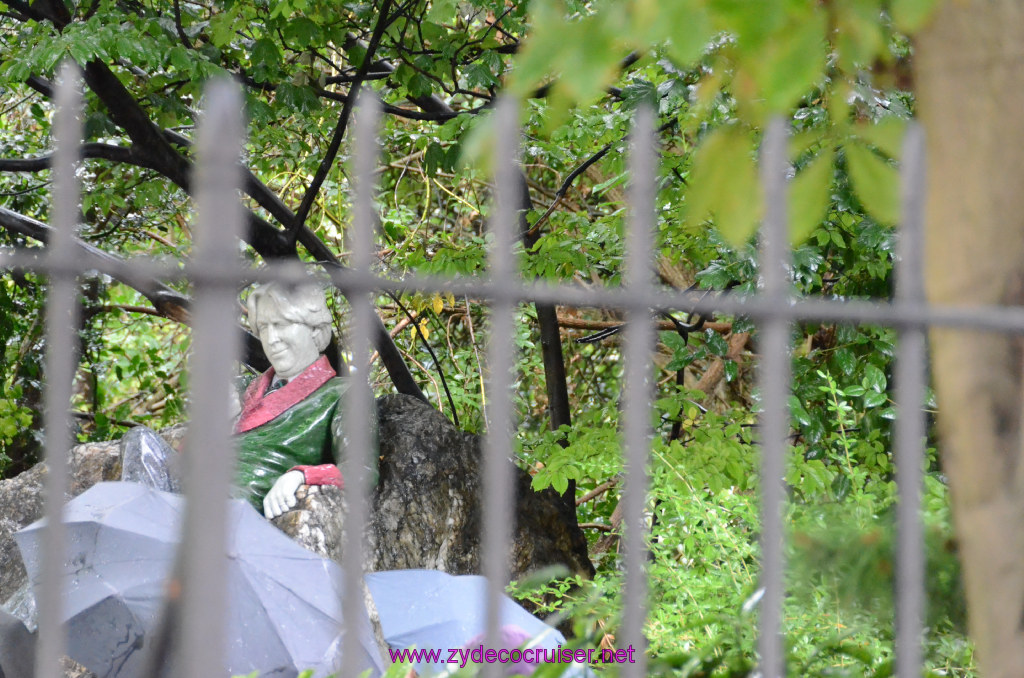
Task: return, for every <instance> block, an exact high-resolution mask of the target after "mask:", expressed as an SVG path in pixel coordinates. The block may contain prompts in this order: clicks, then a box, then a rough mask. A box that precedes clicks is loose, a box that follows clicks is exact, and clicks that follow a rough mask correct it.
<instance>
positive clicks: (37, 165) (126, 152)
mask: <svg viewBox="0 0 1024 678" xmlns="http://www.w3.org/2000/svg"><path fill="white" fill-rule="evenodd" d="M82 157H83V158H86V159H90V160H110V161H113V162H120V163H124V164H127V165H136V166H139V167H146V168H149V169H158V168H157V167H154V166H153V165H152V164H150V163H147V162H146V161H145V160H144V159H143V158H140V157H139V156H138V154H137V153H136V152H135V150H134V148H133V147H127V146H115V145H113V144H102V143H98V142H90V143H87V144H82ZM52 159H53V154H52V153H47V154H46V155H40V156H37V157H35V158H0V172H41V171H42V170H45V169H49V168H50V162H51V161H52Z"/></svg>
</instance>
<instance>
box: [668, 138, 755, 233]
mask: <svg viewBox="0 0 1024 678" xmlns="http://www.w3.org/2000/svg"><path fill="white" fill-rule="evenodd" d="M752 151H753V142H752V139H751V137H750V134H749V133H748V132H747V131H745V130H743V129H740V128H739V127H737V126H734V125H733V126H729V127H720V128H719V129H717V130H715V131H714V132H712V133H711V134H710V135H708V137H707V138H705V139H704V142H703V143H702V144H701V146H700V148H699V149H697V155H696V157H695V158H694V162H693V169H692V171H691V172H690V191H689V193H688V194H687V206H686V210H687V212H688V215H689V218H690V220H691V221H692V222H699V221H702V220H703V219H705V218H707V217H708V216H709V215H713V216H714V219H715V225H716V226H717V227H718V230H720V231H721V232H722V235H723V236H725V238H726V240H728V241H729V242H730V243H731V244H732V245H733V246H739V245H741V244H743V243H744V242H745V241H746V240H747V239H748V238H749V237H750V236H751V234H752V233H753V232H754V229H755V228H756V227H757V222H758V220H760V218H761V213H762V206H763V198H762V193H761V185H760V182H758V180H757V169H756V167H755V166H754V159H753V156H752Z"/></svg>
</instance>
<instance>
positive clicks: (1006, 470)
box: [915, 0, 1024, 678]
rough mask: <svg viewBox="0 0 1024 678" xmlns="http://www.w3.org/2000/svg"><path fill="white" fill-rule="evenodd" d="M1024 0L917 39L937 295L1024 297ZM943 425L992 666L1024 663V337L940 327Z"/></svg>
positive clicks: (975, 3)
mask: <svg viewBox="0 0 1024 678" xmlns="http://www.w3.org/2000/svg"><path fill="white" fill-rule="evenodd" d="M1022 50H1024V4H1022V3H1020V2H1019V0H956V1H952V2H946V3H944V4H943V6H942V7H941V8H940V9H939V11H938V13H937V15H936V17H935V18H934V20H933V22H932V23H931V24H930V25H929V26H928V27H926V29H925V30H924V32H923V33H922V34H921V35H920V36H919V40H918V43H917V52H916V55H915V60H916V64H915V67H916V74H915V78H916V86H917V93H918V105H919V110H920V117H921V120H922V122H923V123H924V125H925V128H926V131H927V136H928V153H929V173H930V177H929V187H928V190H929V197H928V207H927V209H928V212H927V224H928V226H927V243H926V247H927V268H926V274H925V275H926V285H927V290H928V297H929V300H930V301H931V302H932V303H935V304H963V305H968V304H1006V305H1019V304H1021V303H1022V302H1024V63H1022V61H1021V55H1022V53H1024V52H1022ZM931 340H932V361H933V365H934V378H935V388H936V392H937V396H938V401H939V432H940V438H941V439H940V442H941V449H942V453H943V462H944V465H945V469H946V472H947V474H948V476H949V481H950V486H951V493H952V500H953V515H954V521H955V523H956V529H957V534H958V537H959V543H960V551H961V559H962V563H963V574H964V583H965V587H966V591H967V603H968V615H969V620H970V621H969V623H970V629H971V635H972V637H973V638H974V641H975V643H976V646H977V653H976V656H977V659H978V663H979V667H980V669H981V673H982V675H984V676H986V677H988V678H1020V676H1024V619H1022V616H1024V464H1022V463H1021V460H1022V453H1024V440H1022V436H1021V434H1022V430H1021V414H1022V411H1021V408H1022V402H1021V394H1022V369H1024V338H1022V337H1011V336H1005V335H997V334H993V333H981V332H962V331H956V332H954V331H951V330H941V329H939V330H934V331H933V332H932V334H931Z"/></svg>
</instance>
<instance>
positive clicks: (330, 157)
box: [291, 0, 391, 243]
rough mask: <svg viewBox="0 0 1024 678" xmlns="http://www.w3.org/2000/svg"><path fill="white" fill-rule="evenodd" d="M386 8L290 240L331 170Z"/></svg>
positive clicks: (385, 7)
mask: <svg viewBox="0 0 1024 678" xmlns="http://www.w3.org/2000/svg"><path fill="white" fill-rule="evenodd" d="M390 10H391V0H384V2H383V3H381V7H380V10H379V13H378V15H377V25H376V26H374V27H373V34H372V35H371V36H370V44H369V46H368V47H367V49H366V54H364V55H363V62H362V64H360V66H359V70H358V71H357V72H356V77H355V80H354V81H353V82H352V86H351V87H350V88H349V96H348V98H347V99H346V100H345V103H344V104H343V105H342V107H341V114H340V115H339V116H338V124H337V125H336V126H335V128H334V134H333V135H332V136H331V143H330V144H329V145H328V147H327V153H326V154H325V155H324V157H323V159H322V160H321V161H320V166H319V167H318V168H317V170H316V174H314V175H313V180H312V181H310V183H309V187H308V188H307V189H306V194H305V195H304V196H302V202H301V203H299V209H297V210H295V223H294V224H293V225H292V234H291V237H292V242H293V243H294V242H295V240H296V239H297V237H298V229H299V228H301V227H302V226H304V225H305V223H306V218H307V217H308V216H309V211H310V210H311V209H312V207H313V203H314V202H315V201H316V196H317V193H319V192H320V187H321V186H323V183H324V180H326V179H327V174H328V173H329V172H330V171H331V165H333V164H334V159H335V157H337V155H338V151H339V150H340V149H341V139H342V137H343V136H345V129H346V128H347V127H348V120H349V117H350V116H351V114H352V106H353V104H354V102H355V100H356V98H357V96H358V94H359V89H360V88H361V87H362V84H363V81H364V80H365V79H366V76H367V74H368V73H369V72H370V65H371V64H372V62H373V55H374V53H375V52H376V51H377V48H378V47H379V46H380V39H381V37H382V36H383V35H384V29H385V28H387V26H388V23H389V22H388V12H389V11H390Z"/></svg>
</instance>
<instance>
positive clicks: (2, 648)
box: [0, 610, 36, 678]
mask: <svg viewBox="0 0 1024 678" xmlns="http://www.w3.org/2000/svg"><path fill="white" fill-rule="evenodd" d="M35 649H36V642H35V636H34V635H33V634H31V633H29V631H28V629H27V628H25V625H24V624H22V623H21V620H20V619H18V618H17V617H14V616H13V615H10V614H7V613H6V612H4V611H3V610H0V678H32V676H33V673H34V668H35Z"/></svg>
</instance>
